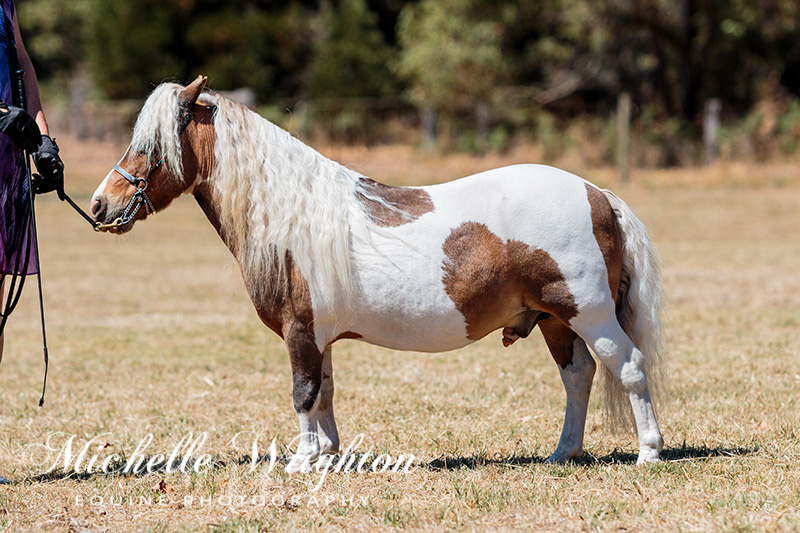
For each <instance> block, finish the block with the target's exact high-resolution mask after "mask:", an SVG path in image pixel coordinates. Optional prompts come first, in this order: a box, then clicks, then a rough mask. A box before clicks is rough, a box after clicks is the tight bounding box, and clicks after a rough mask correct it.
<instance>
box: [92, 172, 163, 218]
mask: <svg viewBox="0 0 800 533" xmlns="http://www.w3.org/2000/svg"><path fill="white" fill-rule="evenodd" d="M162 161H163V159H159V160H158V163H156V165H155V166H154V167H153V168H152V169H150V172H148V173H147V176H145V177H144V178H136V177H134V176H132V175H131V174H130V173H129V172H128V171H127V170H125V169H124V168H122V167H121V166H119V163H117V164H116V165H114V170H115V171H116V172H117V173H118V174H119V175H120V176H122V177H123V178H125V179H126V180H127V181H128V183H130V184H131V185H133V186H134V187H136V192H135V193H133V196H132V197H131V199H130V201H129V202H128V206H127V207H126V208H125V211H124V212H123V213H122V216H121V217H117V219H116V220H115V221H114V222H111V223H110V224H97V225H96V226H95V227H94V230H95V231H108V230H112V229H116V228H119V227H122V226H124V225H125V224H127V223H129V222H130V221H131V220H133V217H135V216H136V213H138V212H139V208H140V207H142V204H144V207H145V210H146V211H147V214H148V215H149V214H151V213H155V212H156V208H155V206H154V205H153V202H152V200H150V197H149V196H147V185H148V180H149V179H150V176H152V175H153V172H155V171H156V169H158V167H160V166H161V162H162Z"/></svg>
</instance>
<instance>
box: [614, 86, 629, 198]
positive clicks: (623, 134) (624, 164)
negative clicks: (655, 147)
mask: <svg viewBox="0 0 800 533" xmlns="http://www.w3.org/2000/svg"><path fill="white" fill-rule="evenodd" d="M617 166H619V174H620V179H621V180H622V183H628V182H629V181H630V180H631V95H630V93H627V92H623V93H620V95H619V99H618V100H617Z"/></svg>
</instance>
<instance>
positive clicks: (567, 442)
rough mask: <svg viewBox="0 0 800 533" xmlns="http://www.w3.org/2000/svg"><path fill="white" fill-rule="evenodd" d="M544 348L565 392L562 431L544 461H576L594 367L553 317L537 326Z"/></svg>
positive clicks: (579, 343)
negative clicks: (544, 343) (552, 360)
mask: <svg viewBox="0 0 800 533" xmlns="http://www.w3.org/2000/svg"><path fill="white" fill-rule="evenodd" d="M539 327H540V328H541V330H542V334H543V335H544V339H545V341H546V342H547V347H548V348H549V349H550V353H551V354H552V356H553V359H554V360H555V362H556V363H557V364H558V370H559V372H561V381H562V382H563V383H564V390H565V391H566V393H567V409H566V412H565V413H564V428H563V429H562V430H561V438H560V439H559V441H558V447H557V448H556V451H555V452H553V454H552V455H551V456H550V457H549V458H548V459H547V461H548V462H550V463H563V462H566V461H568V460H570V459H577V458H578V457H580V456H581V454H582V453H583V434H584V430H585V427H586V411H587V409H588V407H589V394H590V392H591V390H592V379H593V378H594V371H595V368H596V366H597V365H596V364H595V362H594V359H593V358H592V356H591V354H589V350H588V349H587V348H586V343H585V342H584V341H583V339H581V338H580V337H578V335H577V334H576V333H575V332H573V331H572V330H571V329H569V328H568V327H567V326H565V325H563V324H562V323H561V322H559V321H558V320H557V319H555V318H550V319H547V320H544V321H542V322H540V323H539Z"/></svg>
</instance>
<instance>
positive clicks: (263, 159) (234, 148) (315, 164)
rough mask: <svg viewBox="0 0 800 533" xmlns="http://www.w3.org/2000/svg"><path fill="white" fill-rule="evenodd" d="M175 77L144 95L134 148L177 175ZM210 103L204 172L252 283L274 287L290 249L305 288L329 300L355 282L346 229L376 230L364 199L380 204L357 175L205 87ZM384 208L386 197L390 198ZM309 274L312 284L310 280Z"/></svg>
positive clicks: (252, 285)
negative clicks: (210, 146) (210, 160)
mask: <svg viewBox="0 0 800 533" xmlns="http://www.w3.org/2000/svg"><path fill="white" fill-rule="evenodd" d="M182 89H183V87H181V86H180V85H176V84H169V83H168V84H162V85H160V86H159V87H157V88H156V89H155V90H154V91H153V93H152V94H151V95H150V97H149V98H148V99H147V102H145V105H144V107H143V108H142V111H141V113H140V115H139V118H138V119H137V122H136V126H135V128H134V133H133V139H132V141H131V149H134V150H138V151H140V152H141V153H143V154H146V155H147V157H148V158H149V159H150V160H154V159H155V158H156V157H157V156H159V157H161V158H162V159H163V164H164V165H166V168H167V169H169V170H170V171H171V172H172V173H173V174H175V175H181V173H182V164H181V144H180V138H179V133H178V127H179V126H178V123H179V120H178V116H179V109H178V94H179V93H180V91H181V90H182ZM200 101H201V102H204V103H208V104H212V105H214V107H215V112H214V129H215V132H216V140H215V153H214V156H215V158H216V166H215V171H214V175H213V176H212V177H211V181H212V182H213V185H214V187H215V189H216V192H217V194H218V198H219V202H220V223H221V225H222V231H223V232H224V235H225V236H226V238H227V239H229V243H230V245H231V247H232V249H233V251H234V254H235V255H236V257H237V259H238V260H239V263H240V265H241V266H242V271H243V275H244V277H245V282H246V283H247V284H248V286H249V287H250V288H251V291H252V290H254V289H255V290H256V292H261V291H264V290H269V291H275V290H277V289H278V287H276V286H274V285H275V284H274V283H273V282H274V281H276V280H280V279H283V276H284V275H285V274H286V268H287V264H286V261H287V253H290V254H291V257H292V260H293V261H294V262H295V263H296V264H297V265H298V266H299V267H300V269H301V271H302V272H303V274H304V275H305V276H306V278H307V279H309V283H310V285H311V287H312V296H315V294H314V293H315V292H316V293H317V294H316V296H319V297H323V298H326V299H327V300H328V301H329V302H331V301H333V300H332V298H334V297H335V296H336V294H337V293H339V294H345V295H346V294H349V293H351V292H352V290H353V288H354V287H353V285H352V284H353V281H352V277H351V261H352V257H351V244H352V238H353V232H358V234H359V235H366V234H367V233H368V232H369V231H370V230H372V231H380V228H379V227H378V225H377V224H375V223H374V221H373V220H372V219H371V217H370V215H369V214H368V212H367V209H366V207H365V205H364V202H362V201H359V197H361V198H369V199H370V200H372V201H377V202H380V203H382V204H385V201H383V200H382V199H381V198H380V197H375V196H374V194H372V193H371V192H370V191H368V190H366V189H365V187H364V186H363V185H362V182H361V181H360V178H362V176H361V175H360V174H358V173H356V172H353V171H351V170H350V169H348V168H346V167H344V166H342V165H340V164H339V163H336V162H334V161H332V160H330V159H328V158H326V157H324V156H322V155H321V154H320V153H319V152H317V151H316V150H314V149H312V148H311V147H309V146H307V145H305V144H304V143H302V142H301V141H300V140H298V139H296V138H294V137H292V136H291V135H290V134H289V133H288V132H286V131H285V130H283V129H281V128H279V127H277V126H276V125H274V124H272V123H271V122H269V121H268V120H266V119H264V118H262V117H261V116H259V115H258V114H256V113H254V112H252V111H250V110H249V109H247V108H246V107H244V106H241V105H239V104H236V103H234V102H231V101H229V100H227V99H225V98H223V97H221V96H219V95H210V94H203V95H201V100H200ZM156 152H158V153H156ZM390 207H391V206H390ZM311 280H315V281H316V282H317V283H316V284H314V283H311Z"/></svg>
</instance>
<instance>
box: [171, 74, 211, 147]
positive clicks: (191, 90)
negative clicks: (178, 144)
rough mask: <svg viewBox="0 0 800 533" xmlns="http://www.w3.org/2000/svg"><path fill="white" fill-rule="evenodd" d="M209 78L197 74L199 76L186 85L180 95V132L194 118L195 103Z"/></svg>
mask: <svg viewBox="0 0 800 533" xmlns="http://www.w3.org/2000/svg"><path fill="white" fill-rule="evenodd" d="M206 81H208V78H206V77H205V76H197V78H196V79H195V80H194V81H193V82H192V83H190V84H189V85H187V86H186V88H185V89H184V90H182V91H181V93H180V94H179V95H178V106H179V109H180V130H179V131H180V133H183V130H185V129H186V126H188V125H189V122H190V121H191V120H192V111H193V110H194V104H195V103H196V102H197V99H198V98H199V97H200V93H202V92H203V87H205V86H206Z"/></svg>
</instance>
